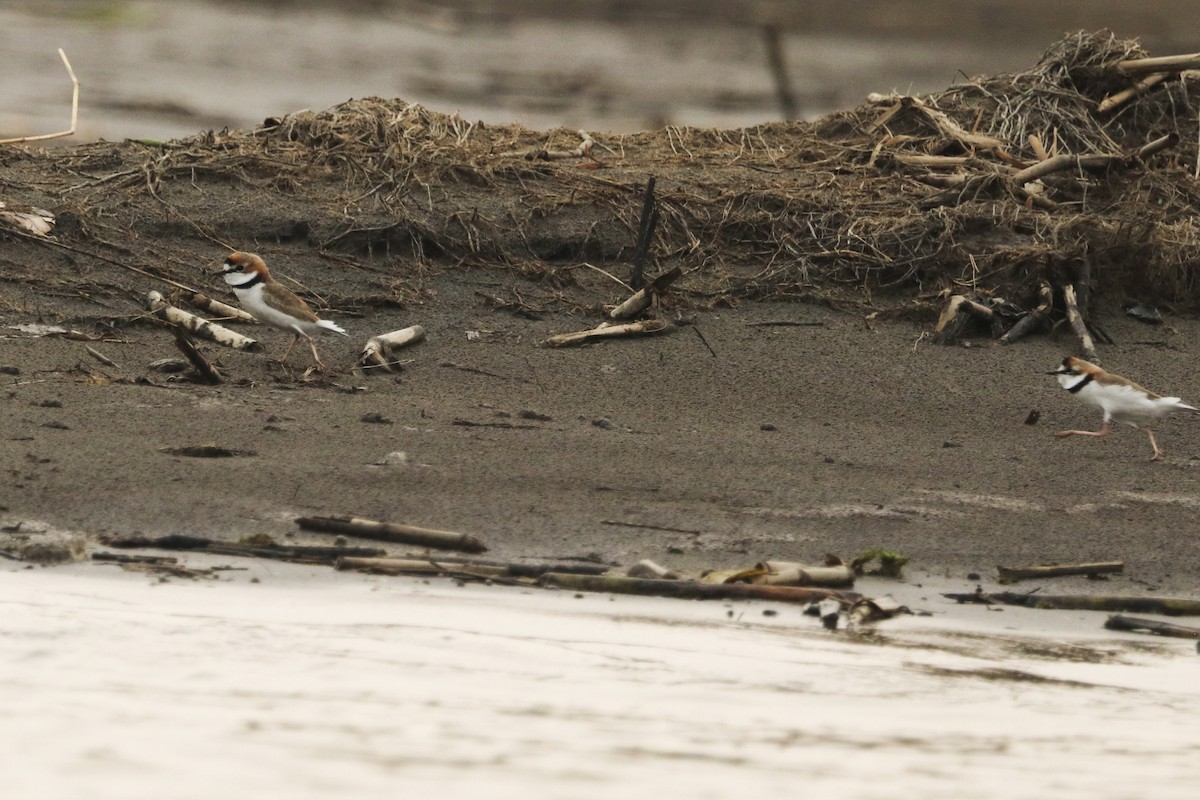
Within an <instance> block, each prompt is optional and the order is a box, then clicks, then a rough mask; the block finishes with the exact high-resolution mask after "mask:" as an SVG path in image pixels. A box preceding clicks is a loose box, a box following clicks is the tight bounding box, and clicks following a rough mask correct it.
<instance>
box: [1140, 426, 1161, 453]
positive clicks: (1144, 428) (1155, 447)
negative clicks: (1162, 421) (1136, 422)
mask: <svg viewBox="0 0 1200 800" xmlns="http://www.w3.org/2000/svg"><path fill="white" fill-rule="evenodd" d="M1142 430H1144V431H1145V432H1146V435H1147V436H1149V437H1150V446H1151V447H1153V448H1154V455H1153V456H1152V457H1151V459H1150V460H1151V461H1158V460H1159V459H1160V458H1162V454H1163V453H1162V450H1159V449H1158V442H1156V441H1154V431H1152V430H1150V428H1148V427H1147V426H1145V425H1143V426H1142Z"/></svg>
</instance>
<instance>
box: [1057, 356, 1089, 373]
mask: <svg viewBox="0 0 1200 800" xmlns="http://www.w3.org/2000/svg"><path fill="white" fill-rule="evenodd" d="M1099 371H1100V368H1099V367H1097V366H1096V365H1095V364H1093V363H1091V362H1089V361H1084V360H1083V359H1082V358H1076V357H1075V356H1067V357H1066V358H1064V359H1063V360H1062V363H1061V364H1059V365H1058V369H1056V370H1053V371H1051V372H1047V373H1046V374H1047V375H1087V374H1088V373H1091V374H1093V375H1094V374H1095V373H1097V372H1099Z"/></svg>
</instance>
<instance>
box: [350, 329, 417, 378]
mask: <svg viewBox="0 0 1200 800" xmlns="http://www.w3.org/2000/svg"><path fill="white" fill-rule="evenodd" d="M424 339H425V329H424V328H422V327H421V326H420V325H410V326H408V327H407V328H401V329H400V330H398V331H392V332H391V333H381V334H379V335H378V336H372V337H371V338H370V339H368V340H367V343H366V345H364V346H363V351H362V355H360V356H359V357H358V365H359V366H360V367H371V368H375V369H379V368H382V369H386V370H390V369H391V365H392V364H393V363H394V362H393V361H392V360H391V358H390V356H391V354H392V351H394V350H399V349H400V348H402V347H408V346H409V345H411V344H416V343H417V342H420V341H423V340H424Z"/></svg>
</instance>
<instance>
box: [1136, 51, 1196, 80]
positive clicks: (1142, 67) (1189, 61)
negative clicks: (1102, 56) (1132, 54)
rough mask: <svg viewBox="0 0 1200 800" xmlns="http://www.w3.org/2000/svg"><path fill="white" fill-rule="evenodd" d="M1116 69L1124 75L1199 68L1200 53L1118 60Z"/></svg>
mask: <svg viewBox="0 0 1200 800" xmlns="http://www.w3.org/2000/svg"><path fill="white" fill-rule="evenodd" d="M1117 69H1119V70H1121V72H1124V73H1125V74H1126V75H1145V74H1147V73H1150V72H1183V71H1184V70H1186V69H1200V53H1188V54H1186V55H1179V56H1159V57H1157V58H1131V59H1128V60H1126V61H1118V62H1117Z"/></svg>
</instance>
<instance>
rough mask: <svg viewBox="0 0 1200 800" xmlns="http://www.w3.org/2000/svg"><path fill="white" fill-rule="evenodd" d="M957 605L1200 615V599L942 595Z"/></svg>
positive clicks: (1073, 595) (1010, 593) (1014, 594)
mask: <svg viewBox="0 0 1200 800" xmlns="http://www.w3.org/2000/svg"><path fill="white" fill-rule="evenodd" d="M942 596H943V597H946V598H948V599H950V600H954V601H955V602H958V603H987V604H992V603H1000V604H1002V605H1010V606H1024V607H1025V608H1039V609H1048V610H1068V611H1129V612H1133V613H1135V614H1162V615H1164V616H1168V617H1182V616H1200V600H1191V599H1188V598H1182V597H1130V596H1122V595H1086V594H1059V595H1051V594H1018V593H1017V592H995V593H992V594H985V593H982V592H971V593H969V594H943V595H942Z"/></svg>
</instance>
